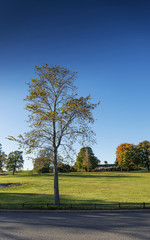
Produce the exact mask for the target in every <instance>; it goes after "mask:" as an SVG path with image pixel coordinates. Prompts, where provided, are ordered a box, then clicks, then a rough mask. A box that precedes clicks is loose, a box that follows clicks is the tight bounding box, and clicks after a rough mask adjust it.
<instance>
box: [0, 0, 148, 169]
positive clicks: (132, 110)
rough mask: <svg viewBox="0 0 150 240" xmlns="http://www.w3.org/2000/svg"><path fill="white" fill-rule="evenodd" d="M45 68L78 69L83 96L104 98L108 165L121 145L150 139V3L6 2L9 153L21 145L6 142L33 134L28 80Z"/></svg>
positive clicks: (0, 100) (1, 96)
mask: <svg viewBox="0 0 150 240" xmlns="http://www.w3.org/2000/svg"><path fill="white" fill-rule="evenodd" d="M42 63H48V64H60V65H62V66H65V67H67V68H69V69H71V70H74V71H78V72H79V73H78V80H77V82H76V84H77V86H78V88H79V94H80V95H83V96H86V95H88V94H89V93H90V94H91V96H92V98H93V101H94V102H97V101H99V100H100V101H101V105H100V106H99V107H98V108H97V110H95V112H94V115H95V117H96V119H97V121H96V122H95V124H94V130H95V132H96V139H97V145H94V146H93V150H94V153H95V155H96V156H97V157H98V158H99V159H100V160H101V161H102V163H103V161H104V160H107V161H108V162H109V163H113V162H114V161H115V151H116V147H117V146H118V145H119V144H121V143H124V142H128V143H134V144H137V143H139V142H140V141H143V140H148V141H150V94H149V91H150V1H149V0H113V1H112V0H98V1H96V0H86V1H84V0H80V1H79V0H55V1H54V0H53V1H52V0H49V1H46V0H42V1H41V0H36V1H33V0H30V1H28V0H26V1H24V0H22V1H19V0H13V1H12V0H1V1H0V143H1V144H2V147H3V150H4V151H5V152H6V153H7V154H8V153H9V152H11V151H14V150H17V149H18V146H17V144H16V143H12V142H10V141H8V140H7V139H6V137H7V136H8V135H13V136H17V135H18V134H20V133H23V132H24V131H27V130H28V128H27V126H28V125H27V123H26V120H27V115H28V113H27V112H26V110H25V109H24V107H25V103H24V102H23V98H25V96H26V94H27V86H26V84H25V82H28V81H30V79H31V78H32V77H34V76H35V74H34V66H35V65H41V64H42ZM79 149H80V147H79V148H78V149H77V152H78V151H79ZM25 158H26V157H25ZM27 168H32V163H31V161H27V160H26V161H25V169H27Z"/></svg>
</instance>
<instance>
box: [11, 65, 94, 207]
mask: <svg viewBox="0 0 150 240" xmlns="http://www.w3.org/2000/svg"><path fill="white" fill-rule="evenodd" d="M35 72H36V74H37V78H34V79H32V80H31V82H29V83H28V95H27V97H26V98H25V101H26V102H27V105H26V109H27V110H28V111H29V113H30V114H29V122H31V125H30V127H31V131H29V132H27V133H25V134H24V135H19V136H18V138H15V137H12V136H10V137H9V139H10V140H14V141H18V142H19V143H20V144H21V146H23V147H27V151H28V152H32V151H34V150H35V149H37V148H39V149H50V150H51V151H52V154H53V163H54V170H53V171H54V204H56V205H57V204H59V187H58V171H57V156H58V149H62V150H64V151H65V152H66V153H69V152H70V150H71V149H72V145H73V144H74V143H75V142H76V140H77V139H79V140H81V141H82V142H84V141H85V140H89V141H92V138H93V135H94V133H93V131H92V130H91V126H90V124H93V123H94V118H93V114H92V112H93V110H94V109H95V107H96V106H97V105H98V104H93V103H92V101H91V98H90V96H87V97H78V95H77V88H76V87H75V85H74V81H75V80H76V77H77V76H76V75H77V73H76V72H72V71H71V70H69V69H67V68H64V67H61V66H49V65H48V64H44V65H42V66H41V67H39V66H35Z"/></svg>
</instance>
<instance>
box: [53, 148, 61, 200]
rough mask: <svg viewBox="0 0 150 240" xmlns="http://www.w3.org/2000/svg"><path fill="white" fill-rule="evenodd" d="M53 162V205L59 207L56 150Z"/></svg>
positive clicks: (55, 150)
mask: <svg viewBox="0 0 150 240" xmlns="http://www.w3.org/2000/svg"><path fill="white" fill-rule="evenodd" d="M53 160H54V205H59V204H60V202H59V187H58V169H57V149H54V151H53Z"/></svg>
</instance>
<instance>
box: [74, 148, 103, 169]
mask: <svg viewBox="0 0 150 240" xmlns="http://www.w3.org/2000/svg"><path fill="white" fill-rule="evenodd" d="M99 163H100V160H98V158H97V157H96V156H95V155H94V153H93V150H92V148H90V147H83V148H81V149H80V152H79V153H78V156H77V159H76V163H75V167H76V169H77V170H78V171H83V170H86V171H89V170H93V169H95V168H96V167H98V165H99Z"/></svg>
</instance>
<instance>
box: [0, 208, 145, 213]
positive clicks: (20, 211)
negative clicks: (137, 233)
mask: <svg viewBox="0 0 150 240" xmlns="http://www.w3.org/2000/svg"><path fill="white" fill-rule="evenodd" d="M125 212H150V209H129V210H128V209H122V210H121V209H119V210H22V209H20V210H19V209H16V210H15V209H0V213H54V214H55V213H56V214H57V213H125Z"/></svg>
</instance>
